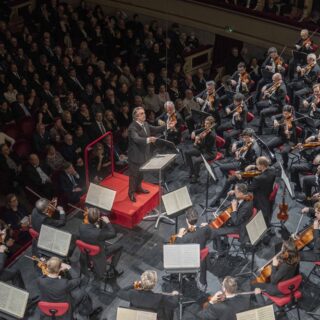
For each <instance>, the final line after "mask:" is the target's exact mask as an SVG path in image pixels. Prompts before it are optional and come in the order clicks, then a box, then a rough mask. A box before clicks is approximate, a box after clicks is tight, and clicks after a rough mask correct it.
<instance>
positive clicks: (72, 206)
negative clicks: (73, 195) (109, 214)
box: [67, 203, 85, 212]
mask: <svg viewBox="0 0 320 320" xmlns="http://www.w3.org/2000/svg"><path fill="white" fill-rule="evenodd" d="M67 204H68V206H69V207H71V208H73V209H76V210H79V211H81V212H85V210H83V209H82V208H79V207H76V206H74V205H73V204H71V203H67Z"/></svg>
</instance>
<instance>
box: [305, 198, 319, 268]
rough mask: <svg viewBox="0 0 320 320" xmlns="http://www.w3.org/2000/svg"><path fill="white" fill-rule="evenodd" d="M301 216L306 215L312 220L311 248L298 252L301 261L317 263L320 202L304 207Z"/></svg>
mask: <svg viewBox="0 0 320 320" xmlns="http://www.w3.org/2000/svg"><path fill="white" fill-rule="evenodd" d="M301 213H302V214H307V215H308V216H309V217H312V218H314V220H313V224H312V226H313V241H312V242H313V248H312V249H308V250H303V251H302V252H300V260H301V261H311V262H315V261H319V260H320V202H316V203H315V204H314V206H313V208H312V207H310V208H308V207H305V208H303V209H302V210H301Z"/></svg>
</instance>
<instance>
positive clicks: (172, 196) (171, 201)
mask: <svg viewBox="0 0 320 320" xmlns="http://www.w3.org/2000/svg"><path fill="white" fill-rule="evenodd" d="M162 200H163V204H164V207H165V209H166V212H167V215H168V216H170V215H171V214H174V213H176V212H178V211H181V210H184V209H187V208H189V207H191V206H192V201H191V198H190V195H189V191H188V188H187V187H186V186H184V187H182V188H180V189H177V190H175V191H173V192H170V193H167V194H165V195H163V196H162Z"/></svg>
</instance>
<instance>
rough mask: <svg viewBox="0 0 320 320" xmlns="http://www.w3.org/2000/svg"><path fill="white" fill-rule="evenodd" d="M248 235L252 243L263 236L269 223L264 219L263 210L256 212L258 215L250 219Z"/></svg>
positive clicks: (247, 226)
mask: <svg viewBox="0 0 320 320" xmlns="http://www.w3.org/2000/svg"><path fill="white" fill-rule="evenodd" d="M246 229H247V232H248V236H249V239H250V242H251V244H252V245H255V244H256V242H257V241H258V240H259V239H260V238H261V236H262V235H263V233H264V232H265V231H266V230H267V225H266V222H265V220H264V217H263V214H262V212H261V210H260V211H259V212H258V213H257V214H256V216H255V217H254V218H253V219H251V220H250V221H249V223H248V224H247V225H246Z"/></svg>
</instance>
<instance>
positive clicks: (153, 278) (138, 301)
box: [118, 270, 179, 320]
mask: <svg viewBox="0 0 320 320" xmlns="http://www.w3.org/2000/svg"><path fill="white" fill-rule="evenodd" d="M157 282H158V275H157V272H156V271H154V270H146V271H145V272H143V273H142V275H141V277H140V281H137V282H136V283H135V284H134V285H133V286H132V285H130V286H128V287H126V288H123V289H121V290H120V291H119V292H118V296H119V298H121V299H123V300H126V301H129V302H130V307H132V308H137V309H143V310H148V311H152V312H156V313H157V319H158V320H173V318H174V309H176V308H177V307H178V306H179V300H178V295H179V292H178V291H172V292H171V293H167V294H166V293H156V292H154V291H153V290H154V288H155V287H156V285H157Z"/></svg>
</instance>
